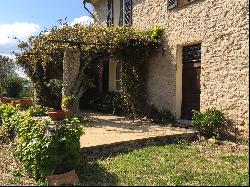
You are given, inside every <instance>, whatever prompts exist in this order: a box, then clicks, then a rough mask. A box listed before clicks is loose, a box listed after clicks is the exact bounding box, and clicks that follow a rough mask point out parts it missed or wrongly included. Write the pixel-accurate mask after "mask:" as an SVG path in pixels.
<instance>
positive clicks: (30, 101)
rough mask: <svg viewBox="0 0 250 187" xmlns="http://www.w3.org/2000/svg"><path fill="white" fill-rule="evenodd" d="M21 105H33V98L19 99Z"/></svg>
mask: <svg viewBox="0 0 250 187" xmlns="http://www.w3.org/2000/svg"><path fill="white" fill-rule="evenodd" d="M19 102H20V106H21V107H24V108H25V107H30V106H31V105H32V100H31V99H29V98H22V99H20V100H19Z"/></svg>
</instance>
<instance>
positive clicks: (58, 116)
mask: <svg viewBox="0 0 250 187" xmlns="http://www.w3.org/2000/svg"><path fill="white" fill-rule="evenodd" d="M66 115H67V112H66V111H65V110H54V111H51V112H48V116H49V117H50V118H51V119H52V120H53V121H60V120H63V119H64V118H65V117H66Z"/></svg>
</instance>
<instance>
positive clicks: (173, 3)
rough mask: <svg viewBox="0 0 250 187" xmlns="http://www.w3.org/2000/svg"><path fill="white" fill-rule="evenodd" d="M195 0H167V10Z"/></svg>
mask: <svg viewBox="0 0 250 187" xmlns="http://www.w3.org/2000/svg"><path fill="white" fill-rule="evenodd" d="M195 1H197V0H168V4H167V6H168V10H170V9H172V8H175V7H182V6H184V5H187V4H191V3H192V2H195Z"/></svg>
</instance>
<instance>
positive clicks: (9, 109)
mask: <svg viewBox="0 0 250 187" xmlns="http://www.w3.org/2000/svg"><path fill="white" fill-rule="evenodd" d="M21 120H22V116H21V114H20V113H19V112H18V108H15V107H13V106H12V105H9V104H0V126H2V132H4V131H5V132H6V133H7V136H8V138H10V139H13V138H14V137H15V129H16V128H17V127H18V125H19V123H20V121H21Z"/></svg>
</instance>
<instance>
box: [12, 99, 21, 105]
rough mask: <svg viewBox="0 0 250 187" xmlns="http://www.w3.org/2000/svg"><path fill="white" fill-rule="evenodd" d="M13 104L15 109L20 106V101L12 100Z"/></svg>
mask: <svg viewBox="0 0 250 187" xmlns="http://www.w3.org/2000/svg"><path fill="white" fill-rule="evenodd" d="M11 104H12V106H13V107H16V106H17V105H18V104H20V102H19V100H12V101H11Z"/></svg>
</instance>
